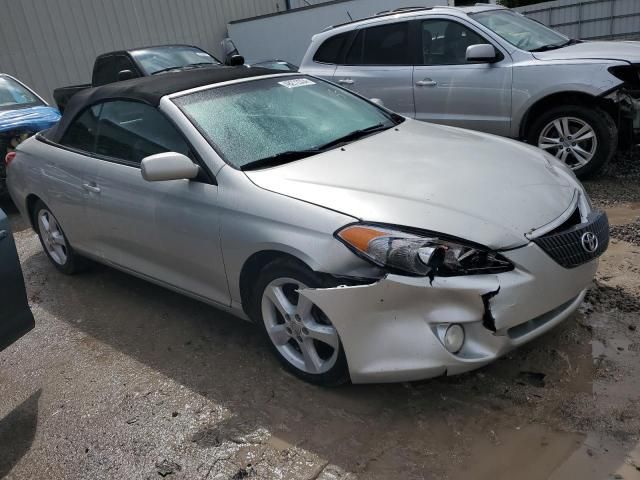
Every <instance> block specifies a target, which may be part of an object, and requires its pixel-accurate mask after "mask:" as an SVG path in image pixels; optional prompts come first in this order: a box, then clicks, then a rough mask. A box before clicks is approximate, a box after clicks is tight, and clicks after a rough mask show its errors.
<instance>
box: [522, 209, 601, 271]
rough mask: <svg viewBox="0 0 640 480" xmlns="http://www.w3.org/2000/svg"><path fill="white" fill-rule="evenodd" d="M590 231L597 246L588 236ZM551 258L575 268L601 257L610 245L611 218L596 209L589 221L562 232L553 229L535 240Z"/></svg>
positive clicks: (566, 266) (565, 265)
mask: <svg viewBox="0 0 640 480" xmlns="http://www.w3.org/2000/svg"><path fill="white" fill-rule="evenodd" d="M588 233H592V234H594V235H595V238H596V239H597V246H596V248H595V249H594V250H593V251H590V250H589V249H588V247H589V246H593V242H589V241H588V240H589V238H588V237H586V238H585V235H587V234H588ZM533 241H534V242H535V243H536V245H538V246H539V247H540V248H542V249H543V250H544V251H545V252H546V253H547V254H548V255H549V256H550V257H551V258H553V259H554V260H555V261H556V262H558V263H559V264H560V265H562V266H563V267H565V268H574V267H577V266H579V265H582V264H584V263H587V262H589V261H591V260H593V259H594V258H597V257H599V256H600V255H602V254H603V253H604V251H605V250H606V249H607V247H608V246H609V219H608V218H607V214H606V213H605V212H601V211H596V212H592V213H590V214H589V217H588V218H587V221H586V222H585V223H581V224H579V225H575V226H573V227H571V228H569V229H566V230H563V231H561V232H558V231H553V232H550V233H548V234H546V235H543V236H542V237H539V238H536V239H534V240H533Z"/></svg>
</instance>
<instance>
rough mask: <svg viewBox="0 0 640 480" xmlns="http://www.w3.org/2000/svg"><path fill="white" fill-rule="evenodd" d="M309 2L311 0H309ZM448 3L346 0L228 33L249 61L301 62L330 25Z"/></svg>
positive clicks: (237, 25)
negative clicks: (393, 11)
mask: <svg viewBox="0 0 640 480" xmlns="http://www.w3.org/2000/svg"><path fill="white" fill-rule="evenodd" d="M309 1H310V2H311V1H312V0H309ZM639 1H640V0H639ZM434 5H447V0H346V1H333V2H326V4H324V5H321V6H317V7H313V8H311V7H306V8H300V9H297V10H293V11H291V12H287V13H284V14H279V15H270V16H266V17H262V18H255V19H248V20H243V21H239V22H234V23H231V24H229V36H230V37H231V38H232V40H233V41H234V43H235V44H236V46H237V47H238V50H239V51H240V53H241V54H242V55H244V56H245V57H246V58H247V60H248V61H257V60H267V59H271V58H280V59H281V60H287V61H289V62H291V63H294V64H296V65H299V64H300V61H301V60H302V57H303V56H304V54H305V52H306V51H307V47H308V46H309V43H310V42H311V37H312V36H313V35H315V34H316V33H318V32H321V31H322V30H323V29H324V28H325V27H327V26H329V25H336V24H339V23H344V22H348V21H349V20H350V19H354V20H356V19H360V18H364V17H368V16H371V15H373V14H375V13H377V12H380V11H382V10H389V9H394V8H399V7H406V6H412V7H415V6H425V7H427V6H434Z"/></svg>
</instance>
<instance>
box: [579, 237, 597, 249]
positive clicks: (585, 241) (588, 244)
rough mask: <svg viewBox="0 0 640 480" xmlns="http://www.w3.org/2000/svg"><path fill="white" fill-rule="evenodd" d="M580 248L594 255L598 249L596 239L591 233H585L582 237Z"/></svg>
mask: <svg viewBox="0 0 640 480" xmlns="http://www.w3.org/2000/svg"><path fill="white" fill-rule="evenodd" d="M581 241H582V248H584V251H585V252H587V253H594V252H595V251H596V250H597V249H598V237H596V235H595V233H593V232H586V233H585V234H584V235H582V239H581Z"/></svg>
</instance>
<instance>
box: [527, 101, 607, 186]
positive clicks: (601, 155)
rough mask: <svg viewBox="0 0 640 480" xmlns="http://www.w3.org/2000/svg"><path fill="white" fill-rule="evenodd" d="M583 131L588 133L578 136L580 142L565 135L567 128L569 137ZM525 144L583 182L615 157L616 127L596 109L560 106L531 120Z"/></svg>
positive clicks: (605, 113)
mask: <svg viewBox="0 0 640 480" xmlns="http://www.w3.org/2000/svg"><path fill="white" fill-rule="evenodd" d="M565 122H566V123H565ZM584 127H586V128H587V129H588V130H583V131H585V132H586V133H583V134H582V135H580V137H579V138H582V139H583V140H582V141H580V140H579V138H575V137H573V135H567V128H568V133H569V134H575V133H578V134H580V130H582V129H583V128H584ZM559 129H562V132H561V131H560V130H559ZM527 142H528V143H530V144H531V145H536V146H538V147H540V148H542V149H543V150H545V151H547V152H548V153H550V154H551V155H554V156H555V157H556V158H558V159H559V160H562V161H564V162H565V163H567V165H568V166H569V167H571V169H572V170H573V172H574V173H575V174H576V176H577V177H579V178H586V177H588V176H590V175H593V174H594V173H596V172H597V171H598V170H600V169H601V168H602V167H603V166H604V165H605V164H606V163H607V162H608V161H609V160H611V158H612V157H613V155H614V154H615V152H616V150H617V148H618V127H616V124H615V122H614V121H613V119H612V118H611V116H610V115H609V114H608V113H607V112H605V111H604V110H602V109H600V108H597V107H591V108H588V107H583V106H581V105H562V106H559V107H556V108H553V109H551V110H549V111H547V112H544V113H543V114H542V115H540V116H539V117H538V118H536V119H535V120H534V122H533V124H532V125H531V128H530V129H529V131H528V134H527ZM585 153H586V155H585ZM584 160H586V161H584Z"/></svg>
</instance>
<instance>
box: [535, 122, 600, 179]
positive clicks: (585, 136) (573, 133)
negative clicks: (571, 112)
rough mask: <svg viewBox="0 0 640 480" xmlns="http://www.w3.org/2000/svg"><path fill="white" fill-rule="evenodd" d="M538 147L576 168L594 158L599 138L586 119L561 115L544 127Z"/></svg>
mask: <svg viewBox="0 0 640 480" xmlns="http://www.w3.org/2000/svg"><path fill="white" fill-rule="evenodd" d="M538 147H539V148H541V149H543V150H546V151H547V152H549V153H551V154H552V155H555V157H556V158H557V159H559V160H560V161H562V162H564V163H566V164H567V165H568V166H569V167H571V168H572V169H574V170H576V169H578V168H580V167H584V166H585V165H587V164H588V163H589V162H590V161H591V160H592V159H593V156H594V155H595V154H596V150H597V149H598V138H597V137H596V132H595V131H594V129H593V127H592V126H591V125H589V124H588V123H587V122H585V121H584V120H580V119H579V118H576V117H561V118H557V119H555V120H553V121H552V122H550V123H548V124H547V125H546V126H545V127H544V128H543V129H542V132H541V133H540V137H539V138H538Z"/></svg>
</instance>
